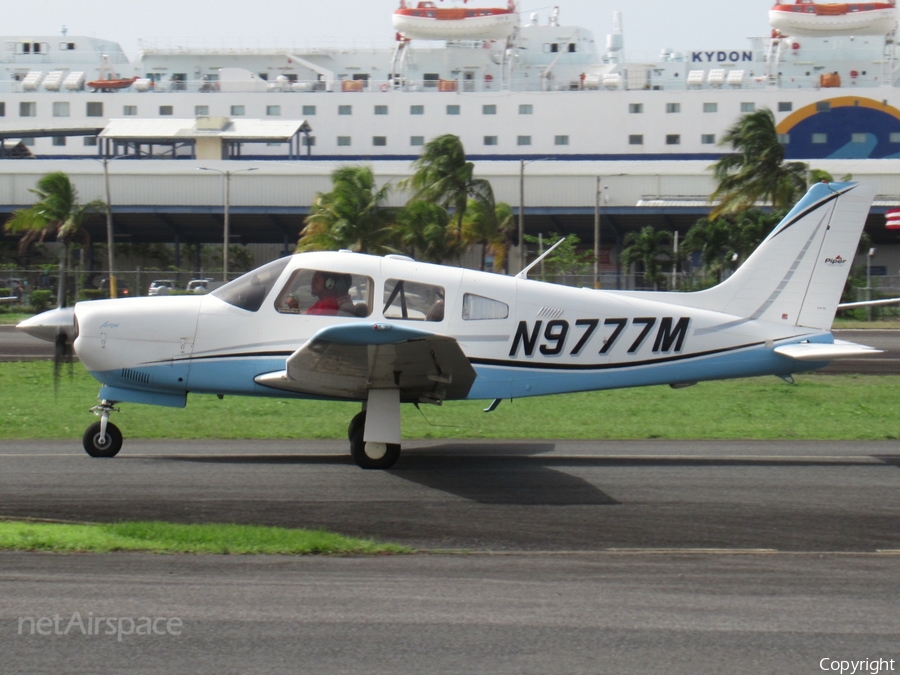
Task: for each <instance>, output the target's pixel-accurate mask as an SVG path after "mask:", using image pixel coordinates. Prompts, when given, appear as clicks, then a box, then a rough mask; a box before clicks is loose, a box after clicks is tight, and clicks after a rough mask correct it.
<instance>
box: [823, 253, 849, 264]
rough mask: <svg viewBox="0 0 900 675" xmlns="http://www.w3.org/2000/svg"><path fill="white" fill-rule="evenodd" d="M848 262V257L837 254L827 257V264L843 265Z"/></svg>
mask: <svg viewBox="0 0 900 675" xmlns="http://www.w3.org/2000/svg"><path fill="white" fill-rule="evenodd" d="M845 262H847V259H846V258H842V257H841V256H839V255H838V256H835V257H834V258H825V264H826V265H843V264H844V263H845Z"/></svg>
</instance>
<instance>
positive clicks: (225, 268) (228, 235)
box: [197, 166, 257, 281]
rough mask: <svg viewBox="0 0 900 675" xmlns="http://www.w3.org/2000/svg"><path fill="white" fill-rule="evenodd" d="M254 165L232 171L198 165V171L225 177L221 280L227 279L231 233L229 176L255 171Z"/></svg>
mask: <svg viewBox="0 0 900 675" xmlns="http://www.w3.org/2000/svg"><path fill="white" fill-rule="evenodd" d="M256 168H257V167H255V166H251V167H248V168H246V169H236V170H234V171H222V170H220V169H211V168H209V167H208V166H198V167H197V170H198V171H215V172H216V173H220V174H222V176H223V177H224V179H225V198H224V202H225V203H224V220H225V227H224V235H223V236H224V239H223V244H224V245H223V248H222V281H228V242H229V240H230V238H231V233H230V232H229V230H228V210H229V208H230V206H231V176H232V174H235V173H240V172H241V171H256Z"/></svg>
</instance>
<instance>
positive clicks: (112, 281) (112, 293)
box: [97, 155, 128, 298]
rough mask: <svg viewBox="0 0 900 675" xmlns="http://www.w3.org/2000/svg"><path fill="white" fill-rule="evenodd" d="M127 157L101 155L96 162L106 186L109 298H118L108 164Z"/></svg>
mask: <svg viewBox="0 0 900 675" xmlns="http://www.w3.org/2000/svg"><path fill="white" fill-rule="evenodd" d="M123 157H128V155H116V156H115V157H107V156H106V155H103V157H102V158H100V159H98V160H97V161H98V162H102V163H103V183H104V185H105V186H106V253H107V263H108V264H109V297H111V298H116V297H118V288H117V284H116V272H115V269H116V266H115V260H116V257H115V248H114V246H115V243H114V239H113V217H112V197H111V193H110V189H109V163H110V162H111V161H112V160H114V159H121V158H123Z"/></svg>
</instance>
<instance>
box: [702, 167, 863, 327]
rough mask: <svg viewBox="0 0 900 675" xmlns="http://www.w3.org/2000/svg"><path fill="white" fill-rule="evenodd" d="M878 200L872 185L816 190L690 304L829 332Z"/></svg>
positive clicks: (830, 186)
mask: <svg viewBox="0 0 900 675" xmlns="http://www.w3.org/2000/svg"><path fill="white" fill-rule="evenodd" d="M874 196H875V189H874V187H872V186H870V185H861V184H857V183H818V184H816V185H813V186H812V187H811V188H810V189H809V192H807V193H806V195H805V196H804V197H803V198H802V199H801V200H800V201H799V202H797V204H796V206H794V208H793V209H791V212H790V213H788V214H787V215H786V216H785V217H784V220H782V221H781V222H780V223H779V224H778V226H777V227H776V228H775V229H774V230H772V232H771V233H770V234H769V236H768V237H766V238H765V240H763V242H762V243H761V244H760V245H759V248H757V249H756V250H755V251H754V252H753V254H752V255H751V256H750V257H749V258H748V259H747V261H746V262H745V263H744V264H743V265H741V267H740V268H739V269H738V270H737V272H735V273H734V274H733V275H732V276H731V277H729V278H728V279H726V280H725V281H724V282H723V283H721V284H719V285H718V286H716V287H714V288H710V289H709V290H706V291H700V292H699V293H694V294H690V295H692V296H693V297H692V298H691V299H690V300H687V299H686V304H690V305H691V306H695V307H698V308H702V309H710V310H714V311H718V312H725V313H727V314H733V315H736V316H740V317H743V318H749V319H759V320H762V321H775V322H779V323H781V322H789V323H790V324H792V325H797V326H804V327H808V328H820V329H823V330H827V329H829V328H831V323H832V321H834V314H835V312H836V311H837V306H838V303H839V302H840V299H841V292H842V291H843V289H844V284H845V283H846V281H847V275H848V274H849V273H850V267H851V265H852V264H853V258H854V256H855V255H856V247H857V246H858V245H859V238H860V235H861V234H862V229H863V225H865V222H866V216H867V215H868V213H869V207H870V206H871V204H872V199H873V198H874Z"/></svg>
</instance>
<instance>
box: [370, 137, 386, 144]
mask: <svg viewBox="0 0 900 675" xmlns="http://www.w3.org/2000/svg"><path fill="white" fill-rule="evenodd" d="M372 145H374V146H377V147H384V146H385V145H387V136H372Z"/></svg>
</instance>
